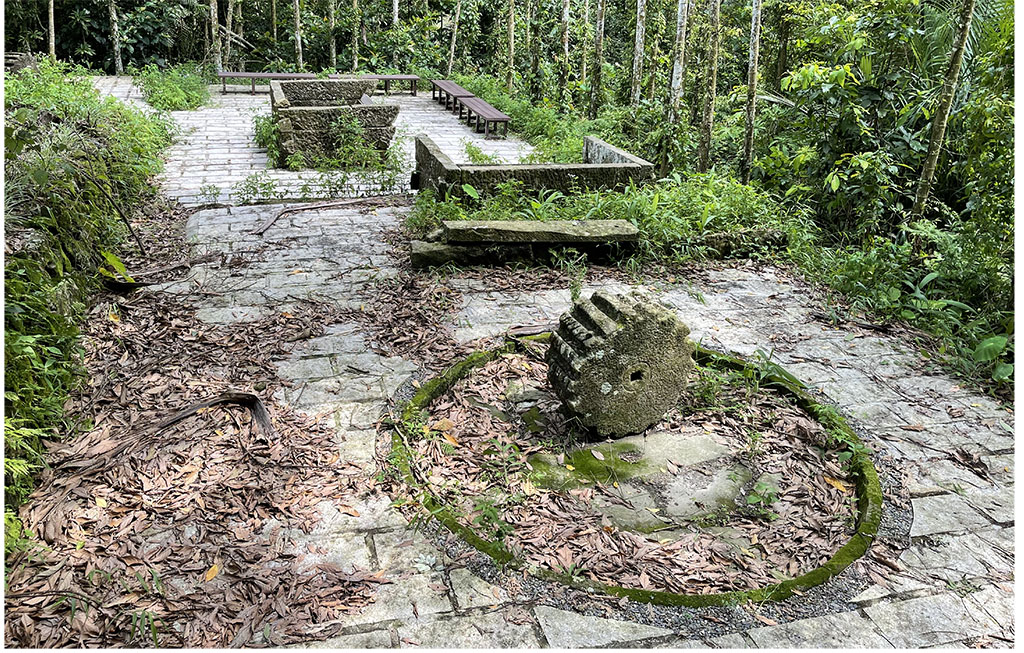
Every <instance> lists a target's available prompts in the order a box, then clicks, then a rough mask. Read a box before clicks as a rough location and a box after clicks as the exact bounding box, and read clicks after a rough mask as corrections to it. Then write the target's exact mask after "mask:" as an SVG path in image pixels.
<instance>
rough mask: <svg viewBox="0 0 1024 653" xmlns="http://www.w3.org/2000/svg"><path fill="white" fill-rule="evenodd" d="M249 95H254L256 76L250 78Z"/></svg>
mask: <svg viewBox="0 0 1024 653" xmlns="http://www.w3.org/2000/svg"><path fill="white" fill-rule="evenodd" d="M249 95H256V78H255V77H253V78H252V90H251V91H249Z"/></svg>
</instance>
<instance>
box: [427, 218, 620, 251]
mask: <svg viewBox="0 0 1024 653" xmlns="http://www.w3.org/2000/svg"><path fill="white" fill-rule="evenodd" d="M441 232H442V239H443V240H444V241H445V242H447V243H456V244H467V243H557V244H566V245H571V244H574V243H611V242H636V241H637V240H639V239H640V230H639V229H637V228H636V225H634V224H633V223H632V222H628V221H626V220H550V221H540V220H446V221H444V222H442V223H441Z"/></svg>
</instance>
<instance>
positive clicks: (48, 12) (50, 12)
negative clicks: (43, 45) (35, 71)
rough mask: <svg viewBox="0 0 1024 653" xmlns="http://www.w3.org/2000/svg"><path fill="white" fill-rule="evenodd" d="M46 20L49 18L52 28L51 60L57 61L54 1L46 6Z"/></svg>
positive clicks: (50, 36)
mask: <svg viewBox="0 0 1024 653" xmlns="http://www.w3.org/2000/svg"><path fill="white" fill-rule="evenodd" d="M46 18H47V21H48V24H49V27H50V35H49V46H50V59H52V60H54V61H56V60H57V33H56V32H55V28H54V19H53V0H50V2H48V3H47V5H46Z"/></svg>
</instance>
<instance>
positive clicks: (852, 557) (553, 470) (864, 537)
mask: <svg viewBox="0 0 1024 653" xmlns="http://www.w3.org/2000/svg"><path fill="white" fill-rule="evenodd" d="M548 335H549V334H541V335H539V336H531V337H529V338H522V339H520V340H515V341H510V342H508V343H507V344H505V345H504V346H502V347H499V348H497V349H494V350H490V351H486V352H477V353H474V354H471V355H470V356H469V357H467V358H466V359H464V360H463V361H461V362H460V363H457V364H456V365H453V366H452V367H451V368H449V369H448V370H447V371H446V372H445V373H444V374H442V375H441V376H439V377H437V378H436V379H433V380H431V381H428V382H426V383H424V384H423V385H422V386H421V387H420V389H419V391H418V392H417V393H416V395H415V396H414V397H413V398H412V399H411V400H410V401H409V402H407V404H406V405H405V406H404V407H403V409H402V411H401V414H402V416H403V419H406V420H408V419H409V418H411V417H414V416H416V415H418V414H419V413H420V412H421V411H423V410H425V409H426V408H427V407H428V406H429V404H430V402H432V401H433V400H434V399H436V398H437V397H439V396H441V395H442V394H443V393H444V392H447V391H448V390H449V389H450V388H451V387H452V385H454V384H455V382H456V381H458V380H459V379H461V378H463V377H465V376H466V375H468V374H469V373H470V372H471V371H472V370H473V369H474V368H476V367H479V366H481V365H484V364H486V363H487V362H488V361H490V360H493V359H494V358H496V357H497V356H499V355H501V354H505V353H510V352H513V351H519V350H521V348H522V347H523V341H533V342H537V341H544V340H546V339H547V337H548ZM694 358H695V359H696V361H697V362H698V363H699V364H701V365H705V366H709V367H718V368H726V369H733V370H743V369H746V368H747V367H749V364H748V363H745V362H744V361H743V360H741V359H739V358H736V357H733V356H728V355H725V354H719V353H717V352H713V351H711V350H708V349H705V348H703V347H701V346H699V345H698V346H697V349H696V352H695V354H694ZM762 386H771V387H774V388H775V389H777V390H780V391H781V392H783V393H786V394H789V395H790V396H792V397H794V398H795V399H796V401H797V404H798V405H799V406H800V407H801V408H804V409H805V410H807V411H808V412H810V413H811V414H812V415H815V416H816V417H819V418H821V417H824V418H825V419H826V420H827V423H825V426H826V427H827V428H829V429H830V430H834V431H836V432H838V433H840V434H841V435H842V440H843V441H844V442H846V443H848V444H850V445H860V444H861V440H860V438H858V437H857V435H856V434H855V433H854V432H853V429H851V428H850V427H849V425H848V424H847V423H846V421H845V420H844V419H843V418H842V416H840V415H839V414H838V413H836V412H835V411H834V410H826V409H825V407H824V406H822V405H821V404H819V403H818V402H817V401H815V400H814V398H813V397H812V396H811V395H810V393H808V392H806V391H805V390H804V389H803V388H802V387H800V386H799V384H798V383H794V382H793V381H792V380H790V379H786V378H783V377H782V376H780V375H777V374H768V375H766V376H765V378H764V380H763V381H762ZM404 428H405V426H404V425H403V424H397V425H395V433H394V435H393V437H392V446H393V449H394V452H395V454H396V455H395V461H396V465H397V466H398V469H399V473H400V474H401V475H402V477H403V478H404V479H405V481H406V483H408V484H409V485H410V486H411V487H414V488H418V487H420V486H419V484H418V483H417V481H416V479H415V477H414V475H413V473H412V469H411V466H410V456H411V453H410V452H409V450H408V449H407V448H406V446H405V442H404V441H403V437H405V435H407V434H404V431H403V429H404ZM607 444H608V445H609V447H614V445H616V444H622V443H607ZM601 446H605V445H601ZM610 450H611V449H610ZM613 453H614V452H613ZM618 453H625V450H623V451H620V452H618ZM602 454H604V451H602ZM588 456H589V460H588V459H586V457H588ZM615 456H616V459H618V455H617V454H615ZM535 458H537V457H535ZM566 459H567V460H568V461H569V464H570V465H572V466H573V467H574V468H575V469H574V470H572V471H573V472H579V476H578V477H577V479H583V478H586V479H589V480H591V481H593V480H596V479H598V478H600V477H601V475H602V474H608V473H610V471H609V470H611V469H615V468H616V464H615V463H612V465H610V466H604V467H602V465H601V464H602V463H608V462H609V460H610V459H609V457H608V456H606V460H605V461H600V460H598V459H596V458H595V457H594V456H593V454H592V453H590V449H585V450H583V449H581V450H577V451H576V452H573V454H572V455H569V456H567V458H566ZM618 460H619V462H620V463H623V464H625V465H629V464H630V463H626V462H625V461H622V460H621V459H618ZM552 462H553V461H552ZM577 463H579V465H578V466H577ZM531 465H533V466H534V472H533V473H534V475H535V478H537V480H535V482H538V481H540V479H541V478H543V476H544V474H545V473H547V474H549V475H550V476H549V480H547V481H545V482H551V481H550V479H551V478H557V475H559V474H560V473H561V471H558V470H559V469H562V470H564V468H561V466H558V465H557V464H552V463H550V462H548V463H546V462H544V461H540V460H538V461H534V460H533V459H531ZM545 465H546V466H547V467H546V468H545ZM850 465H851V470H852V472H853V477H854V479H855V481H856V488H857V499H858V512H859V517H858V521H857V531H856V533H854V535H853V536H852V537H851V538H850V539H849V541H847V543H846V544H844V545H843V546H842V547H841V548H840V549H839V550H838V551H837V552H836V553H835V554H834V555H833V556H832V557H831V558H830V559H829V560H828V561H827V562H826V563H825V564H823V565H822V566H820V567H818V568H816V569H813V570H811V571H809V572H807V573H805V574H803V575H801V576H798V577H796V578H793V579H791V580H787V581H783V582H780V583H774V584H772V585H767V586H765V587H760V588H757V589H753V590H747V591H737V592H720V593H717V594H700V595H696V594H675V593H672V592H661V591H653V590H639V589H632V588H626V587H620V586H616V585H610V584H604V583H597V582H594V581H590V580H586V579H582V578H579V577H576V576H570V575H568V574H560V573H557V572H554V571H551V570H548V569H538V568H532V567H531V568H529V571H530V573H532V574H533V575H534V576H536V577H538V578H541V579H544V580H550V581H555V582H559V583H563V584H565V585H569V586H571V587H575V588H577V589H581V590H584V591H587V590H590V591H600V592H604V593H606V594H610V595H613V596H621V597H627V598H630V599H632V600H634V601H638V602H641V603H653V604H657V605H670V606H684V607H690V608H699V607H706V606H729V605H738V604H740V603H744V602H746V601H754V602H762V601H778V600H782V599H785V598H788V597H790V596H792V595H793V594H794V590H796V591H801V592H802V591H805V590H808V589H810V588H812V587H815V586H817V585H821V584H822V583H825V582H827V581H828V580H829V579H831V578H833V577H834V576H836V575H838V574H839V573H841V572H842V571H843V570H844V569H846V568H847V567H848V566H850V565H851V564H852V563H853V562H854V561H856V560H857V559H858V558H860V557H861V556H863V555H864V554H865V553H866V552H867V550H868V548H869V547H870V546H871V543H872V542H873V541H874V539H875V535H876V534H877V533H878V527H879V524H880V522H881V517H882V498H883V495H882V487H881V484H880V482H879V480H878V473H877V471H876V470H875V467H874V465H873V464H872V462H871V459H870V458H869V457H868V456H866V455H864V454H863V453H856V454H855V455H854V456H853V457H852V458H851V461H850ZM602 470H604V471H602ZM564 471H565V472H569V471H570V470H564ZM622 471H626V472H627V473H628V471H629V470H628V468H626V469H623V470H622ZM634 475H635V474H634ZM567 478H568V477H567ZM602 482H604V481H602ZM549 487H550V486H549ZM420 489H422V490H424V492H423V494H422V497H421V498H420V501H421V503H422V505H423V507H424V508H425V509H426V510H427V511H428V512H430V514H431V515H432V516H434V517H435V518H437V519H438V520H439V521H440V522H441V523H442V524H444V525H445V526H446V527H447V528H448V529H449V530H451V531H452V532H453V533H455V534H457V535H459V536H460V537H462V538H463V539H464V540H465V541H466V542H468V543H469V544H470V545H471V546H473V547H474V548H476V549H477V550H479V551H481V552H482V553H485V554H486V555H488V556H490V557H491V558H492V559H493V560H494V561H495V562H496V563H497V564H499V565H503V566H511V567H514V568H524V567H525V565H524V564H523V563H522V561H520V560H518V559H516V558H515V556H513V555H512V554H511V553H510V552H509V551H508V549H507V548H505V547H504V545H502V544H501V543H500V542H497V541H491V540H487V539H484V538H482V537H480V536H479V535H477V533H475V532H474V531H473V529H471V528H469V527H467V526H465V525H463V524H461V523H460V522H459V521H458V519H457V518H456V516H455V515H454V514H453V513H452V512H451V510H449V508H448V507H447V506H445V505H442V504H440V503H439V502H438V501H437V500H436V498H435V497H433V496H431V495H430V494H429V493H428V492H426V490H425V488H420Z"/></svg>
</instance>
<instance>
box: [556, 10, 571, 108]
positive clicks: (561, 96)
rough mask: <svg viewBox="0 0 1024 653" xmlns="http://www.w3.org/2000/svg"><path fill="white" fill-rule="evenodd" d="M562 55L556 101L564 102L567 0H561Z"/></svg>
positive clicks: (565, 99) (567, 33)
mask: <svg viewBox="0 0 1024 653" xmlns="http://www.w3.org/2000/svg"><path fill="white" fill-rule="evenodd" d="M561 25H562V56H561V57H559V62H558V101H559V102H560V103H562V104H563V105H564V104H566V101H567V98H566V91H567V89H568V81H569V79H568V78H569V0H562V20H561Z"/></svg>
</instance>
